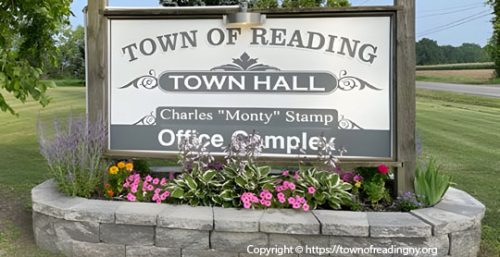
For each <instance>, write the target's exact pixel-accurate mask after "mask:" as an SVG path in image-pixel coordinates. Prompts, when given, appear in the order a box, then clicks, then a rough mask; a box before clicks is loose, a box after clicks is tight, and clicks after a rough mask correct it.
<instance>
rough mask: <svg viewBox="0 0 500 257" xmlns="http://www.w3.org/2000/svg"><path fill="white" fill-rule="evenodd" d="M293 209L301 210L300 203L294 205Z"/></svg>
mask: <svg viewBox="0 0 500 257" xmlns="http://www.w3.org/2000/svg"><path fill="white" fill-rule="evenodd" d="M292 208H294V209H298V208H300V203H294V204H292Z"/></svg>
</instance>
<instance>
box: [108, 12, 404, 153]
mask: <svg viewBox="0 0 500 257" xmlns="http://www.w3.org/2000/svg"><path fill="white" fill-rule="evenodd" d="M392 22H393V18H392V15H391V14H390V13H389V14H377V15H372V16H370V15H368V14H367V15H364V14H355V15H351V16H347V17H346V16H339V17H335V16H332V17H324V16H323V17H306V16H301V17H279V18H268V19H267V20H266V22H265V24H263V25H262V26H260V27H251V28H226V27H225V26H224V25H223V24H222V19H191V18H190V19H126V18H120V19H109V24H108V25H109V40H108V42H109V45H108V53H109V60H108V64H109V65H108V74H109V77H108V79H109V81H108V87H109V88H108V117H109V128H110V129H109V150H110V151H111V152H121V153H138V152H142V153H165V154H177V152H178V144H179V142H180V140H181V139H182V138H183V137H185V136H189V135H191V134H192V133H194V132H196V133H197V135H198V136H199V137H200V139H201V140H203V141H204V142H208V143H209V150H210V151H211V152H212V153H214V154H215V155H222V154H223V151H222V147H223V146H227V145H228V144H229V142H230V140H231V137H232V136H234V135H237V134H249V133H252V132H254V131H255V132H257V133H258V134H259V135H260V136H261V137H262V139H263V143H264V147H265V149H264V151H263V156H266V157H285V158H297V156H299V155H300V156H308V157H314V156H317V154H318V141H319V140H320V137H322V138H324V139H325V140H326V141H328V142H332V143H334V144H335V146H336V148H337V149H340V148H345V149H346V150H347V152H346V153H345V154H344V158H348V159H349V158H352V159H377V160H380V159H393V157H394V156H393V155H394V150H393V145H394V136H393V134H394V133H393V130H394V121H395V113H394V109H393V106H394V96H393V93H394V88H393V87H394V85H393V66H392V65H393V61H392V58H393V55H394V53H393V47H392V46H393V32H392V27H393V26H392Z"/></svg>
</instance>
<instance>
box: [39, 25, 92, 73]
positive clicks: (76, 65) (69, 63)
mask: <svg viewBox="0 0 500 257" xmlns="http://www.w3.org/2000/svg"><path fill="white" fill-rule="evenodd" d="M56 41H57V42H56V43H57V49H58V51H57V53H56V55H55V58H56V60H57V63H56V65H52V64H48V65H47V69H46V71H45V75H46V76H48V77H49V78H60V79H65V78H73V79H74V78H76V79H84V78H85V30H84V28H83V27H82V26H78V27H76V28H75V29H72V28H71V27H70V26H67V27H66V28H65V29H64V30H63V32H62V33H60V34H59V35H58V36H57V38H56Z"/></svg>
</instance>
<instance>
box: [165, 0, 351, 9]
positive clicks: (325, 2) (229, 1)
mask: <svg viewBox="0 0 500 257" xmlns="http://www.w3.org/2000/svg"><path fill="white" fill-rule="evenodd" d="M279 2H282V4H281V7H283V8H305V7H321V6H327V7H347V6H350V5H351V4H350V3H349V0H283V1H278V0H249V1H248V3H249V6H250V7H255V8H258V9H274V8H278V7H280V5H279ZM239 3H240V1H239V0H160V4H163V5H165V6H193V5H235V4H239Z"/></svg>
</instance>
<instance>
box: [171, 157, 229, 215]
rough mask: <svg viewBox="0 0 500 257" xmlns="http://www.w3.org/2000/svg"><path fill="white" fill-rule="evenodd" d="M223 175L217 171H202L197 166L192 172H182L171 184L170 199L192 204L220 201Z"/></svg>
mask: <svg viewBox="0 0 500 257" xmlns="http://www.w3.org/2000/svg"><path fill="white" fill-rule="evenodd" d="M222 182H223V177H222V176H221V175H220V173H219V171H216V170H213V169H210V170H206V171H203V170H201V169H199V168H198V167H197V166H195V167H193V171H192V172H186V173H183V174H182V175H181V176H179V178H177V179H175V180H174V181H173V182H172V185H171V192H172V194H171V199H172V200H173V201H174V202H177V203H186V204H189V205H192V206H199V205H201V206H212V205H214V203H215V204H217V203H218V202H220V198H219V194H220V191H221V187H222Z"/></svg>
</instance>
